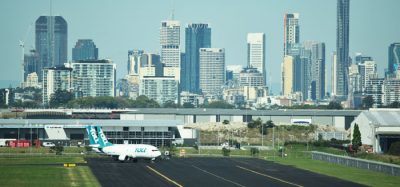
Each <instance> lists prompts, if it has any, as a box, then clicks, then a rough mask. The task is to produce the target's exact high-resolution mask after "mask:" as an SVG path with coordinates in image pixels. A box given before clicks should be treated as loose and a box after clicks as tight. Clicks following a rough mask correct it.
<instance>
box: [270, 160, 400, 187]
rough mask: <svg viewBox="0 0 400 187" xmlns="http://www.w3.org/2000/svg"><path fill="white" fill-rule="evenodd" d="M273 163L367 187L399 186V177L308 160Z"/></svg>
mask: <svg viewBox="0 0 400 187" xmlns="http://www.w3.org/2000/svg"><path fill="white" fill-rule="evenodd" d="M271 160H272V161H274V162H277V163H280V164H285V165H292V166H294V167H297V168H301V169H305V170H309V171H312V172H315V173H320V174H323V175H328V176H332V177H336V178H340V179H343V180H347V181H352V182H355V183H359V184H364V185H367V186H380V187H391V186H393V187H397V186H400V177H398V176H390V175H386V174H383V173H379V172H372V171H368V170H363V169H357V168H352V167H346V166H342V165H337V164H333V163H328V162H322V161H318V160H311V159H308V158H293V157H292V158H278V157H277V158H275V159H271Z"/></svg>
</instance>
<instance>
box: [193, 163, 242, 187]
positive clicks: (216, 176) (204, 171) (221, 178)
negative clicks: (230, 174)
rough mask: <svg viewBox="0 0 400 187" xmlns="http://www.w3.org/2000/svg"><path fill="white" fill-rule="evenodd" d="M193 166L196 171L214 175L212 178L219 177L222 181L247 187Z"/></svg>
mask: <svg viewBox="0 0 400 187" xmlns="http://www.w3.org/2000/svg"><path fill="white" fill-rule="evenodd" d="M192 166H193V167H194V168H196V169H198V170H200V171H202V172H204V173H207V174H210V175H212V176H214V177H217V178H219V179H222V180H224V181H227V182H230V183H232V184H234V185H236V186H241V187H246V186H243V185H241V184H239V183H237V182H234V181H231V180H229V179H225V178H224V177H221V176H218V175H216V174H214V173H211V172H209V171H206V170H204V169H201V168H199V167H197V166H194V165H192Z"/></svg>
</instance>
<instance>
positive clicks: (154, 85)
mask: <svg viewBox="0 0 400 187" xmlns="http://www.w3.org/2000/svg"><path fill="white" fill-rule="evenodd" d="M178 90H179V89H178V81H177V80H175V78H174V77H166V76H162V77H154V76H148V77H147V76H146V77H143V78H142V79H141V85H140V87H139V93H140V95H145V96H147V97H148V98H149V99H154V100H155V101H157V102H158V103H159V104H160V105H162V104H164V103H165V102H166V101H173V102H174V103H176V104H177V103H178Z"/></svg>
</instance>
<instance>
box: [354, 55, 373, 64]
mask: <svg viewBox="0 0 400 187" xmlns="http://www.w3.org/2000/svg"><path fill="white" fill-rule="evenodd" d="M355 60H356V64H363V63H364V62H365V61H373V58H372V57H370V56H364V55H362V54H361V53H356V57H355Z"/></svg>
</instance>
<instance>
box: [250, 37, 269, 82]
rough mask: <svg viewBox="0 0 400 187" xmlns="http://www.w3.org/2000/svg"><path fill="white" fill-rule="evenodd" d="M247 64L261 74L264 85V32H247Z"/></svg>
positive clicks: (265, 72)
mask: <svg viewBox="0 0 400 187" xmlns="http://www.w3.org/2000/svg"><path fill="white" fill-rule="evenodd" d="M247 66H248V67H253V68H257V70H258V71H259V72H260V73H262V75H263V81H262V83H263V85H266V80H267V79H266V76H267V71H266V66H265V34H264V33H248V34H247Z"/></svg>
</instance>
